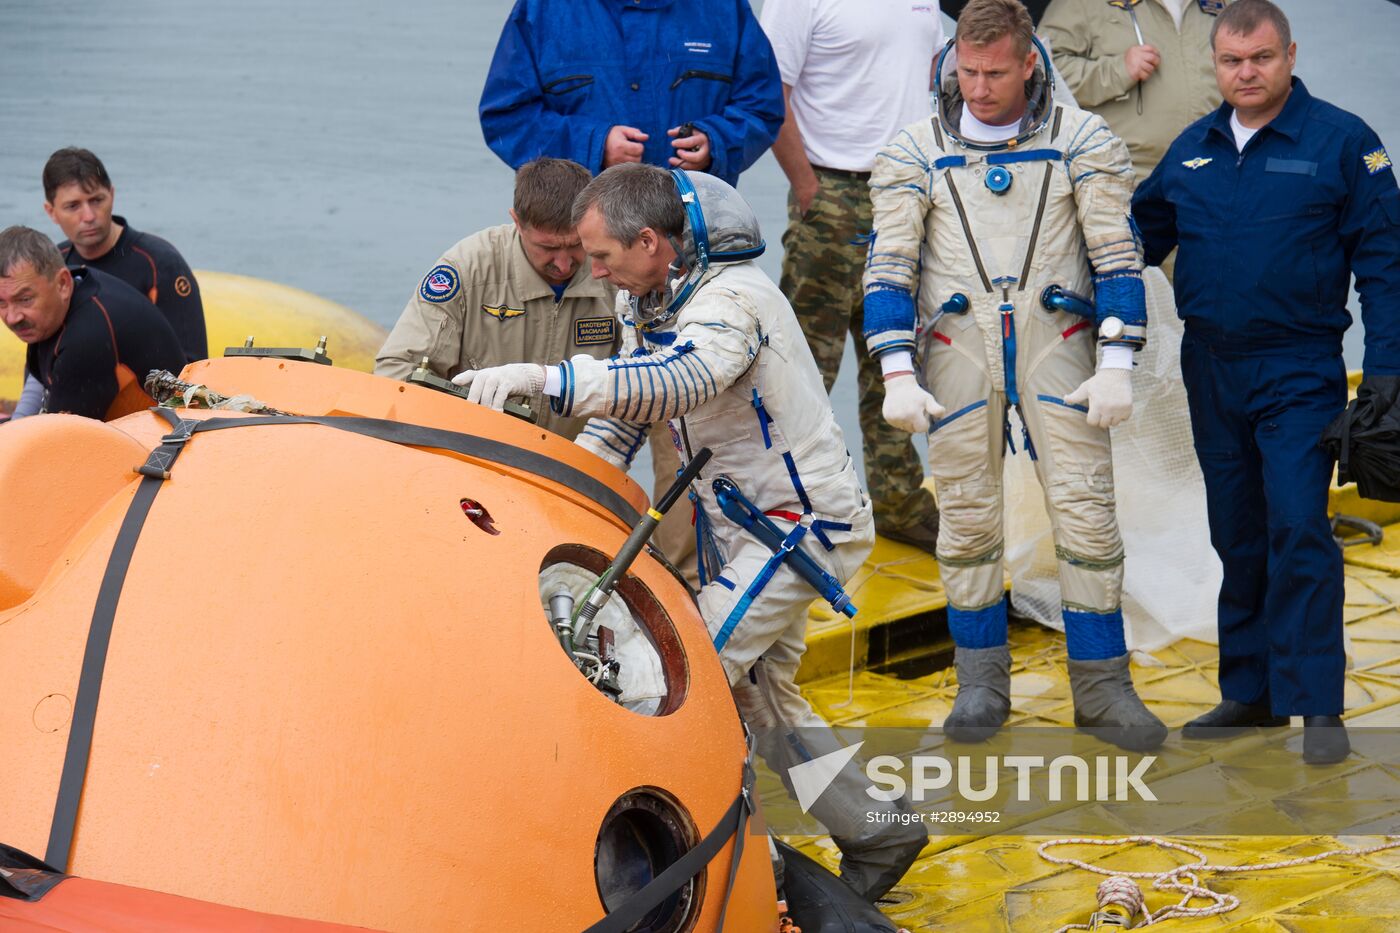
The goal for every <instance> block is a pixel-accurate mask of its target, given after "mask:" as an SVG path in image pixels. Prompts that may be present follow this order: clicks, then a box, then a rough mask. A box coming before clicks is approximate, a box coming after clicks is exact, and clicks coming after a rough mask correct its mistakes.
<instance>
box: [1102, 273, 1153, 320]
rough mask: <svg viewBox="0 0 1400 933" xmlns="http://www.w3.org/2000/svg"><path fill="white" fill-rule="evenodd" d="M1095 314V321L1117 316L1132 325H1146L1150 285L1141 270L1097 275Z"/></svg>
mask: <svg viewBox="0 0 1400 933" xmlns="http://www.w3.org/2000/svg"><path fill="white" fill-rule="evenodd" d="M1094 314H1095V320H1096V323H1098V324H1102V323H1103V321H1104V318H1109V317H1116V318H1118V319H1119V320H1120V321H1122V322H1123V323H1124V324H1126V325H1128V326H1129V327H1146V326H1147V289H1146V288H1144V287H1143V284H1142V273H1141V272H1134V271H1124V272H1109V273H1106V274H1104V275H1096V276H1094Z"/></svg>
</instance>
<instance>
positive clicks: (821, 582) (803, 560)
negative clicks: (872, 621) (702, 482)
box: [713, 477, 856, 651]
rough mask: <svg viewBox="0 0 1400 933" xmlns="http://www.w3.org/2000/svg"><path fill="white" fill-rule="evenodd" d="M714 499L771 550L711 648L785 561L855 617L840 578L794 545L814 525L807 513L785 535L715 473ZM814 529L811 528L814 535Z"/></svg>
mask: <svg viewBox="0 0 1400 933" xmlns="http://www.w3.org/2000/svg"><path fill="white" fill-rule="evenodd" d="M713 486H714V491H715V501H716V502H717V503H718V504H719V507H720V511H722V512H723V513H724V516H725V517H726V518H728V519H729V520H730V521H732V522H734V523H735V524H736V525H738V526H739V527H740V528H743V529H744V530H745V531H747V532H749V533H750V534H752V535H753V536H754V537H755V538H757V539H758V540H759V541H760V542H761V543H762V544H764V545H765V546H766V547H768V548H769V550H771V551H772V552H773V554H772V556H771V557H769V558H768V560H767V561H765V562H764V564H763V568H762V569H761V570H760V571H759V573H758V575H757V576H755V577H754V579H753V582H751V583H750V584H749V585H748V587H747V588H746V589H745V590H744V594H743V595H742V596H740V597H739V601H738V602H737V603H735V604H734V608H733V609H732V610H731V611H730V613H729V616H728V617H727V618H726V619H725V620H724V624H723V625H721V626H720V630H719V632H717V633H716V634H715V650H716V651H719V650H722V649H723V648H724V646H725V644H726V643H727V642H728V641H729V638H730V636H731V635H733V634H734V629H735V627H736V626H738V624H739V622H740V620H742V619H743V618H744V615H745V613H747V612H748V611H749V607H750V606H751V605H753V601H754V599H756V598H757V597H758V594H759V593H761V592H763V589H764V587H766V586H767V585H768V582H769V581H770V580H772V579H773V574H775V573H777V572H778V568H779V567H780V566H781V565H783V564H787V565H788V567H790V568H792V570H793V572H794V573H796V574H797V575H798V576H800V577H801V578H802V579H803V580H805V581H806V582H807V583H808V584H809V585H810V586H811V587H812V589H814V590H816V591H817V593H818V594H820V595H821V597H822V598H823V599H825V600H826V601H827V602H828V603H830V604H831V608H832V609H834V610H835V611H836V612H840V613H844V614H845V615H846V616H849V617H852V618H854V617H855V614H856V607H855V606H854V605H852V603H851V598H850V597H849V596H848V595H846V591H845V589H843V588H842V586H841V581H840V580H838V579H837V578H836V577H834V576H832V575H831V574H829V573H827V572H826V570H824V569H823V568H822V567H821V565H820V564H818V563H817V562H816V560H814V559H813V558H812V556H811V555H809V554H808V553H807V552H806V551H803V550H801V549H800V548H798V546H797V545H798V544H799V543H800V542H801V541H802V538H803V537H804V536H805V535H806V534H807V532H808V531H809V530H813V529H815V527H816V525H817V522H815V521H810V519H811V516H810V515H804V516H801V517H800V518H805V519H809V520H808V521H805V522H804V521H800V520H799V521H798V523H797V524H796V525H794V526H793V529H792V531H790V532H788V533H787V534H786V535H784V534H783V532H782V529H780V528H779V527H778V526H777V525H775V524H773V522H772V520H771V519H769V518H768V516H767V515H764V514H763V512H761V511H759V509H758V507H757V506H755V505H754V504H753V503H752V502H750V501H749V500H748V499H746V498H744V494H743V493H742V492H740V491H739V487H738V486H735V485H734V483H733V482H732V481H731V480H729V479H728V478H726V477H719V478H717V479H716V480H715V481H714V484H713ZM825 524H827V527H830V528H837V527H844V528H847V529H849V527H850V526H849V525H844V524H843V523H836V522H832V523H825ZM815 536H816V532H814V537H815Z"/></svg>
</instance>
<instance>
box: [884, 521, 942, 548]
mask: <svg viewBox="0 0 1400 933" xmlns="http://www.w3.org/2000/svg"><path fill="white" fill-rule="evenodd" d="M875 533H876V534H878V535H879V536H880V537H882V538H889V539H890V540H891V541H898V542H899V543H900V544H908V545H910V546H911V547H916V548H918V549H919V550H921V551H925V552H927V553H929V554H933V553H934V548H935V547H936V546H937V544H938V514H937V513H934V516H933V517H932V518H931V519H927V520H925V521H922V522H919V523H918V524H917V525H909V526H907V527H904V528H881V527H879V526H876V528H875Z"/></svg>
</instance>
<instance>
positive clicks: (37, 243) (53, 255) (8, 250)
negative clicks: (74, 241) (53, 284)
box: [0, 226, 63, 278]
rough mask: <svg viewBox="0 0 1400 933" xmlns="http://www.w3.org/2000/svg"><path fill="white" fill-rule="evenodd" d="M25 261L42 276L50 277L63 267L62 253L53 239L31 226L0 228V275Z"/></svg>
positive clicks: (5, 273) (8, 272)
mask: <svg viewBox="0 0 1400 933" xmlns="http://www.w3.org/2000/svg"><path fill="white" fill-rule="evenodd" d="M25 262H27V263H29V264H30V265H31V266H33V267H34V271H35V272H37V273H38V274H39V275H42V276H43V277H44V278H52V277H53V276H54V275H56V274H57V273H58V270H59V269H62V268H63V254H62V253H60V252H59V251H58V247H57V246H54V245H53V240H50V239H49V238H48V237H46V236H44V235H43V234H42V233H40V232H39V231H38V230H35V229H34V228H32V227H18V226H16V227H6V228H5V229H4V230H0V277H5V276H8V275H10V274H11V273H12V272H14V271H15V267H16V266H18V265H20V263H25Z"/></svg>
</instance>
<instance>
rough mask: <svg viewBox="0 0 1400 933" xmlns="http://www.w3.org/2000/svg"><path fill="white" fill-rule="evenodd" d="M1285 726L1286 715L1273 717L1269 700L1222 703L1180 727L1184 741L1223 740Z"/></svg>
mask: <svg viewBox="0 0 1400 933" xmlns="http://www.w3.org/2000/svg"><path fill="white" fill-rule="evenodd" d="M1286 725H1288V717H1287V716H1275V715H1273V713H1272V712H1270V710H1269V704H1268V701H1267V700H1266V701H1263V702H1260V703H1237V702H1235V701H1234V700H1221V701H1220V703H1219V704H1218V705H1217V706H1216V707H1215V709H1213V710H1211V711H1210V712H1208V713H1206V714H1204V715H1202V716H1197V717H1196V718H1195V719H1193V720H1191V721H1190V722H1188V723H1187V724H1186V725H1184V726H1182V727H1181V737H1182V738H1183V739H1224V738H1229V737H1230V736H1232V735H1239V734H1240V733H1241V732H1245V731H1248V730H1249V729H1254V728H1256V727H1263V728H1267V729H1272V728H1276V727H1279V726H1286Z"/></svg>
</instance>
